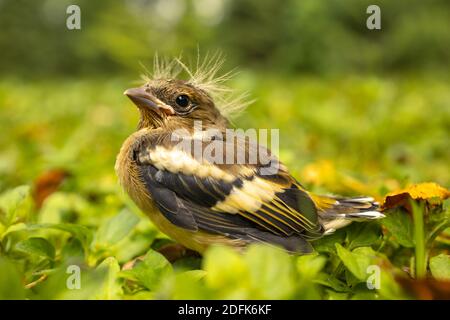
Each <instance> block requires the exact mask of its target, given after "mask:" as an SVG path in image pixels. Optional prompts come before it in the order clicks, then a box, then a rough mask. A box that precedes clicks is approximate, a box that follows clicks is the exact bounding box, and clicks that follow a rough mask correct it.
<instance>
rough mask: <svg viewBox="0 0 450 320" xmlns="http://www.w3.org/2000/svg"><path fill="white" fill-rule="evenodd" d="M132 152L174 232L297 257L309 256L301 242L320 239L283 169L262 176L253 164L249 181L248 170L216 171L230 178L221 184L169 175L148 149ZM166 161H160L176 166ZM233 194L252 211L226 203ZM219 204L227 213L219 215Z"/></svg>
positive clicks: (308, 205)
mask: <svg viewBox="0 0 450 320" xmlns="http://www.w3.org/2000/svg"><path fill="white" fill-rule="evenodd" d="M170 150H171V149H170V147H167V151H168V152H170ZM136 151H137V153H138V156H137V158H138V159H139V161H138V168H139V171H140V176H141V177H142V179H143V180H144V183H145V185H146V187H147V189H148V191H149V192H150V194H151V195H152V198H153V200H154V201H155V203H156V205H157V206H158V208H159V209H160V211H161V213H162V214H163V215H164V216H165V217H166V218H167V219H168V220H169V221H171V222H172V223H173V224H175V225H177V226H179V227H182V228H186V229H188V230H192V231H196V230H203V231H207V232H211V233H216V234H222V235H225V236H228V237H230V238H236V239H241V240H245V241H249V242H254V241H262V242H269V243H273V244H277V245H281V246H283V247H285V248H286V249H287V250H290V251H296V252H309V251H310V250H311V247H310V246H309V244H308V243H307V242H306V241H305V240H304V239H303V237H304V238H317V237H319V236H320V235H321V234H322V233H323V230H322V227H321V225H320V223H318V220H317V212H316V208H315V206H314V203H313V202H312V200H311V198H310V197H309V195H308V193H307V192H306V191H304V190H303V189H302V188H301V186H300V185H299V184H298V183H297V182H296V181H295V180H294V179H293V178H292V177H291V176H290V175H289V174H288V173H287V172H286V171H285V170H284V169H283V167H282V166H281V167H280V169H279V170H278V172H277V173H273V174H270V175H263V174H261V171H260V166H258V165H257V164H256V165H254V166H253V167H250V169H251V170H250V171H251V172H252V173H253V174H252V175H249V166H248V165H247V166H246V167H245V166H244V165H220V169H221V170H224V171H227V172H233V179H231V180H230V179H220V178H217V177H214V176H204V175H203V176H199V175H197V174H196V173H195V170H194V169H192V170H193V171H192V172H184V171H182V170H178V171H176V172H174V171H175V170H172V167H171V166H170V164H167V163H164V164H161V163H157V161H158V160H157V159H156V160H155V159H154V158H152V157H151V156H150V154H151V153H152V152H156V151H155V148H154V147H153V146H149V145H141V146H140V148H139V150H136ZM162 158H164V157H162ZM170 158H171V157H169V160H167V157H165V158H164V159H165V160H164V161H176V160H170ZM181 160H182V159H181ZM181 160H180V161H181ZM276 161H278V160H276ZM174 167H175V166H174ZM179 167H180V166H179V164H178V166H176V168H179ZM244 169H246V170H244ZM171 170H172V171H171ZM244 172H245V174H244ZM241 173H242V174H241ZM268 188H270V190H269V189H268ZM250 189H251V190H250ZM266 189H267V190H266ZM271 189H273V190H275V191H276V192H275V191H272V190H271ZM270 192H272V194H271V195H269V196H268V195H267V194H268V193H269V194H270ZM236 193H239V194H240V195H241V196H245V198H246V199H247V201H249V202H252V201H253V202H254V203H255V204H256V205H257V208H256V209H255V210H250V209H249V207H248V206H241V204H240V201H229V200H230V198H232V195H233V194H234V196H235V197H236ZM237 198H238V199H239V196H238V197H237ZM243 201H244V200H243ZM228 202H229V203H228ZM224 203H225V204H226V205H228V207H230V208H231V209H232V210H224V209H223V208H224V206H223V204H224ZM220 204H222V206H221V205H220ZM221 208H222V210H221ZM231 211H233V212H231ZM294 248H297V249H295V250H294Z"/></svg>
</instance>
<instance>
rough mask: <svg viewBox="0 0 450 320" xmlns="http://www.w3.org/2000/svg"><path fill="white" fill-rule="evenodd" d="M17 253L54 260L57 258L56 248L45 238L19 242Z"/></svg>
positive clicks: (16, 247)
mask: <svg viewBox="0 0 450 320" xmlns="http://www.w3.org/2000/svg"><path fill="white" fill-rule="evenodd" d="M15 249H16V251H19V252H22V253H25V254H29V255H33V256H37V257H41V258H47V259H50V260H53V259H54V258H55V248H54V247H53V245H52V244H51V243H50V242H48V241H47V240H46V239H44V238H34V237H33V238H28V239H26V240H22V241H20V242H18V243H17V244H16V246H15Z"/></svg>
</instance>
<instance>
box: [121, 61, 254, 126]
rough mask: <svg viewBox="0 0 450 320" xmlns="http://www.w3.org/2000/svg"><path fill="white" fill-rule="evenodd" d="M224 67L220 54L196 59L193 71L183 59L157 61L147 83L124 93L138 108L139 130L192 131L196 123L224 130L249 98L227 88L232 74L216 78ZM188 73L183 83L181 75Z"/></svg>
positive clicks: (246, 103)
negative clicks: (139, 116)
mask: <svg viewBox="0 0 450 320" xmlns="http://www.w3.org/2000/svg"><path fill="white" fill-rule="evenodd" d="M222 64H223V59H222V58H221V56H220V54H216V55H209V56H208V55H207V56H206V57H205V59H204V60H203V61H200V60H199V59H198V60H197V63H196V67H195V68H194V70H192V69H190V68H188V67H187V66H186V65H185V64H184V63H183V62H182V61H181V60H180V59H174V60H172V61H167V60H163V61H161V60H158V58H157V57H156V58H155V63H154V68H153V69H154V70H153V74H152V75H151V76H145V77H144V80H145V84H144V85H142V86H141V87H137V88H132V89H128V90H126V91H125V92H124V94H125V95H126V96H128V97H129V98H130V99H131V100H132V101H133V102H134V104H135V105H136V106H137V107H138V109H139V111H140V114H141V120H140V123H139V128H145V127H149V128H158V127H168V128H179V127H182V128H187V129H188V128H192V127H193V126H194V123H195V122H196V121H201V122H202V124H203V126H205V127H214V128H218V129H225V128H226V127H227V125H228V120H227V118H228V117H230V116H233V115H235V114H236V113H237V112H238V111H240V110H242V109H243V108H245V107H246V106H247V105H248V102H247V101H246V95H245V94H241V95H235V94H234V92H233V91H232V90H230V89H229V88H228V87H226V86H225V85H224V83H225V82H226V81H227V80H228V79H229V78H230V76H231V73H230V72H229V73H225V74H224V75H221V76H217V73H218V71H219V69H220V68H221V66H222ZM182 72H184V73H185V74H187V76H188V77H187V79H184V80H182V79H181V77H180V74H181V73H182Z"/></svg>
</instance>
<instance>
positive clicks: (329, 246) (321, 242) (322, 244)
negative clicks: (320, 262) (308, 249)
mask: <svg viewBox="0 0 450 320" xmlns="http://www.w3.org/2000/svg"><path fill="white" fill-rule="evenodd" d="M344 240H345V230H344V229H341V230H337V231H336V232H334V233H332V234H330V235H327V236H326V237H323V238H320V239H317V240H315V241H313V242H312V245H313V247H314V249H315V250H316V251H318V252H324V253H331V252H335V251H336V247H335V244H336V243H342V242H344Z"/></svg>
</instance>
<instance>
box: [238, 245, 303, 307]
mask: <svg viewBox="0 0 450 320" xmlns="http://www.w3.org/2000/svg"><path fill="white" fill-rule="evenodd" d="M244 260H245V262H246V263H247V266H248V270H250V286H251V290H252V292H253V297H255V298H258V299H286V298H288V297H290V296H291V295H292V294H293V292H294V290H295V268H294V259H293V257H292V256H290V255H289V254H287V253H286V252H285V251H283V250H281V249H278V248H274V247H269V246H264V245H251V246H250V247H249V248H248V250H247V252H246V253H245V256H244Z"/></svg>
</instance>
